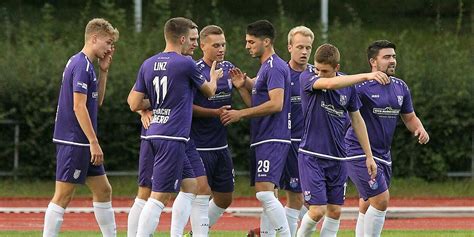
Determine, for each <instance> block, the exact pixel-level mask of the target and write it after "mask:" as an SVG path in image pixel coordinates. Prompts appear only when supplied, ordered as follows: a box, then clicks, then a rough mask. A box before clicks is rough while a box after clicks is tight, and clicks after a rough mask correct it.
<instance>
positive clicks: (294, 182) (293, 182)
mask: <svg viewBox="0 0 474 237" xmlns="http://www.w3.org/2000/svg"><path fill="white" fill-rule="evenodd" d="M299 183H300V180H299V179H298V178H290V187H292V188H297V187H298V185H299Z"/></svg>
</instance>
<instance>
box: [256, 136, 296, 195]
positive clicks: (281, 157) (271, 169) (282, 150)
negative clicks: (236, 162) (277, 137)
mask: <svg viewBox="0 0 474 237" xmlns="http://www.w3.org/2000/svg"><path fill="white" fill-rule="evenodd" d="M289 149H290V144H288V143H282V142H267V143H263V144H260V145H257V146H254V147H252V148H251V156H250V185H251V186H254V185H255V182H271V183H273V184H275V188H278V187H279V185H280V180H281V176H282V174H283V168H284V166H285V163H286V159H287V157H288V150H289Z"/></svg>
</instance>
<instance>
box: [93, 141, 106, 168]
mask: <svg viewBox="0 0 474 237" xmlns="http://www.w3.org/2000/svg"><path fill="white" fill-rule="evenodd" d="M90 144H91V145H90V150H91V163H92V164H93V165H96V166H97V165H101V164H103V163H104V153H103V152H102V148H100V145H99V142H98V141H93V142H91V143H90Z"/></svg>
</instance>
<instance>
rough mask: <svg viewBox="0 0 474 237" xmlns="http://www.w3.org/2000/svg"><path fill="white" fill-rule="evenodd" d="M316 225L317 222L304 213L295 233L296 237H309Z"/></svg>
mask: <svg viewBox="0 0 474 237" xmlns="http://www.w3.org/2000/svg"><path fill="white" fill-rule="evenodd" d="M317 224H318V222H317V221H314V220H313V219H311V217H309V215H308V213H306V214H305V215H304V216H303V218H302V219H301V225H300V228H299V229H298V232H297V233H296V236H297V237H310V236H311V235H312V234H313V232H315V231H316V225H317Z"/></svg>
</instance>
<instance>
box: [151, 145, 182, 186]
mask: <svg viewBox="0 0 474 237" xmlns="http://www.w3.org/2000/svg"><path fill="white" fill-rule="evenodd" d="M149 142H150V143H151V147H152V152H153V155H154V161H153V175H152V178H151V179H152V180H151V183H152V191H153V192H164V193H171V192H178V191H179V187H180V186H181V180H182V178H183V167H184V163H185V162H186V161H185V159H186V153H185V151H184V149H185V146H186V144H185V143H184V142H181V141H172V140H163V139H152V140H149Z"/></svg>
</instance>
